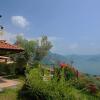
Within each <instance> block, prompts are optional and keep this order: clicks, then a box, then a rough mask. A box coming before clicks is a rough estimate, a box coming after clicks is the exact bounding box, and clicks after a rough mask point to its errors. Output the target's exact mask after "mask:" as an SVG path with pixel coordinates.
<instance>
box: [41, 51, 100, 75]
mask: <svg viewBox="0 0 100 100" xmlns="http://www.w3.org/2000/svg"><path fill="white" fill-rule="evenodd" d="M59 61H60V62H65V63H70V62H71V61H73V66H75V67H76V68H77V69H78V70H79V71H81V72H84V73H89V74H96V75H100V55H67V56H62V55H59V54H54V53H49V54H48V56H46V57H45V58H44V60H43V62H44V63H45V64H56V63H57V62H59Z"/></svg>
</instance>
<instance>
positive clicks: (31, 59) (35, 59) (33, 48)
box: [14, 36, 52, 70]
mask: <svg viewBox="0 0 100 100" xmlns="http://www.w3.org/2000/svg"><path fill="white" fill-rule="evenodd" d="M15 44H16V45H18V46H20V47H22V48H24V51H23V52H21V53H19V54H16V55H15V56H14V60H15V61H16V62H17V64H18V66H19V67H20V69H21V68H22V67H23V66H26V65H29V66H31V65H34V66H36V65H37V66H38V64H39V62H40V61H41V60H42V59H43V58H44V57H45V56H46V55H47V54H48V52H49V50H50V49H51V47H52V45H51V42H50V41H48V38H47V36H43V37H42V38H41V40H40V41H39V40H38V41H36V40H30V41H29V40H26V39H25V38H23V37H22V36H17V37H16V43H15ZM21 70H22V69H21Z"/></svg>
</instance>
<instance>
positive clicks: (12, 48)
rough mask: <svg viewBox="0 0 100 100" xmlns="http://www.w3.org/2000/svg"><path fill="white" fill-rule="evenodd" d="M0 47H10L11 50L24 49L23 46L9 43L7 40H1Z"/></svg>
mask: <svg viewBox="0 0 100 100" xmlns="http://www.w3.org/2000/svg"><path fill="white" fill-rule="evenodd" d="M0 49H5V50H6V49H7V50H8V49H9V50H19V51H20V50H23V49H22V48H20V47H18V46H16V45H12V44H10V43H7V42H6V41H5V40H0Z"/></svg>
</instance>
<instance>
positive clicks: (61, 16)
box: [0, 0, 100, 55]
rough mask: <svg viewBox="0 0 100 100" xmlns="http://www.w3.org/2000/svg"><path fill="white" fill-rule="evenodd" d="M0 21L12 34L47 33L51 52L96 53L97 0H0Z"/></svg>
mask: <svg viewBox="0 0 100 100" xmlns="http://www.w3.org/2000/svg"><path fill="white" fill-rule="evenodd" d="M0 14H1V15H2V18H0V24H1V25H3V26H4V28H5V31H6V34H5V35H4V36H2V37H0V38H2V39H6V40H9V41H14V39H15V37H16V35H23V36H24V37H25V38H27V39H36V38H37V39H38V38H39V37H41V36H43V35H47V36H48V38H49V40H50V41H51V42H52V44H53V48H52V49H51V51H52V52H54V53H59V54H62V55H69V54H100V45H99V43H100V0H0Z"/></svg>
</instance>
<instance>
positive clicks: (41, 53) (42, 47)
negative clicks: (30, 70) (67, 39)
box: [34, 36, 52, 61]
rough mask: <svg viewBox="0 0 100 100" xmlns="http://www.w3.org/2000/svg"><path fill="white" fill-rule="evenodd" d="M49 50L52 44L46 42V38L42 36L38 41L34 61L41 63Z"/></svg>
mask: <svg viewBox="0 0 100 100" xmlns="http://www.w3.org/2000/svg"><path fill="white" fill-rule="evenodd" d="M51 48H52V44H51V42H50V41H48V37H47V36H42V38H41V40H40V41H38V46H37V48H36V52H35V57H34V60H37V61H41V60H42V59H43V58H44V57H45V56H46V55H47V54H48V52H49V50H50V49H51Z"/></svg>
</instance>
